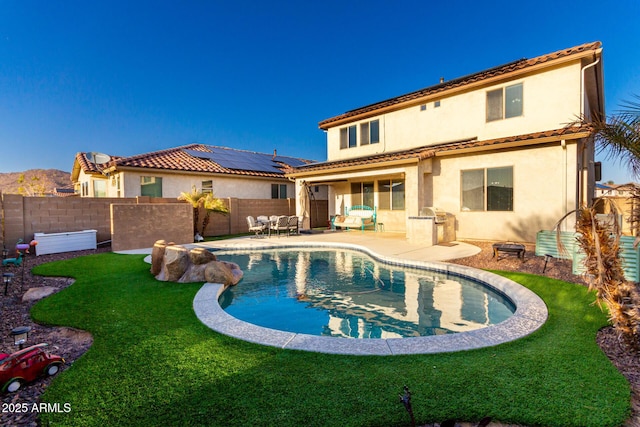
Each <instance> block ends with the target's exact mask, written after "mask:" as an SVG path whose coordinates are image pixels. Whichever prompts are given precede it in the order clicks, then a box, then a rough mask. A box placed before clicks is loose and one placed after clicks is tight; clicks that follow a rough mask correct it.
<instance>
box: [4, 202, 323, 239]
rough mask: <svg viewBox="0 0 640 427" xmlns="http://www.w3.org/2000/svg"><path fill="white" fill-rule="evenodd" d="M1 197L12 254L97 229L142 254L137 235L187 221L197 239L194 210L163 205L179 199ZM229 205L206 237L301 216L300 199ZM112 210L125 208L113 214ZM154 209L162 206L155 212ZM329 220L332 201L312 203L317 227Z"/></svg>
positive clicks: (101, 235)
mask: <svg viewBox="0 0 640 427" xmlns="http://www.w3.org/2000/svg"><path fill="white" fill-rule="evenodd" d="M0 196H1V197H0V219H1V220H2V223H1V225H2V233H1V234H0V246H2V247H6V248H7V249H11V248H13V247H15V244H16V242H17V241H18V239H23V240H24V241H25V242H29V241H31V239H33V235H34V233H62V232H69V231H82V230H97V235H96V238H97V241H98V243H101V242H107V241H112V240H113V238H114V237H115V238H116V240H119V242H112V246H121V245H120V244H121V243H123V244H124V246H127V247H126V248H124V246H122V247H120V248H118V249H115V248H114V250H124V249H137V248H139V247H146V246H135V247H129V246H131V245H137V243H136V242H135V238H134V237H133V236H134V235H135V234H132V233H137V234H138V235H139V236H140V238H142V234H140V232H141V230H144V235H145V236H146V237H145V239H149V238H151V237H149V236H152V237H153V238H155V236H159V237H158V239H165V237H163V236H162V234H163V232H164V231H165V230H168V228H170V227H173V226H176V225H180V226H181V225H182V224H177V223H181V222H183V221H186V222H187V223H188V225H189V227H188V228H189V230H190V232H189V236H190V238H191V237H192V236H191V233H192V231H193V229H192V225H193V223H192V221H193V220H192V219H191V218H192V216H189V218H187V214H185V213H184V212H187V211H189V210H188V209H187V210H185V209H184V208H183V207H178V206H175V207H174V208H170V207H169V208H167V207H161V205H185V204H186V203H185V202H180V201H178V200H177V199H166V198H151V197H136V198H102V197H100V198H93V197H82V198H81V197H24V196H21V195H18V194H0ZM223 200H225V202H226V204H227V206H228V207H229V211H230V213H229V215H221V214H211V221H210V223H209V225H208V227H207V229H206V230H205V235H206V236H223V235H227V234H238V233H245V232H247V231H248V227H247V220H246V217H247V216H248V215H252V216H254V217H257V216H258V215H295V213H296V200H295V199H237V198H225V199H223ZM112 205H118V206H119V207H118V208H117V209H115V210H113V209H112ZM123 205H137V208H131V209H123V208H121V206H123ZM154 205H156V207H155V208H154ZM172 211H173V214H172V213H171V212H172ZM191 211H192V210H191ZM119 212H127V215H126V220H125V221H123V219H124V218H121V219H120V220H119V219H118V218H117V216H118V215H119ZM113 215H115V216H116V217H115V218H112V216H113ZM191 215H192V213H191ZM204 215H205V212H204V210H201V212H200V213H199V217H200V220H202V218H204ZM158 219H160V220H158ZM327 219H328V203H327V201H326V200H318V201H312V205H311V220H312V227H322V226H326V223H327ZM114 221H115V222H114ZM114 226H116V227H117V229H116V230H115V231H117V235H114V228H113V227H114ZM178 228H180V227H178ZM182 233H184V231H182ZM125 237H126V238H125ZM123 239H124V240H123ZM125 240H126V242H125ZM156 240H157V239H156ZM154 241H155V240H154ZM176 243H178V242H176ZM182 243H187V242H182Z"/></svg>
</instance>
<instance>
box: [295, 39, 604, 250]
mask: <svg viewBox="0 0 640 427" xmlns="http://www.w3.org/2000/svg"><path fill="white" fill-rule="evenodd" d="M601 57H602V47H601V43H599V42H595V43H588V44H584V45H581V46H576V47H573V48H570V49H565V50H561V51H558V52H554V53H550V54H547V55H542V56H539V57H536V58H533V59H521V60H517V61H514V62H511V63H509V64H505V65H502V66H498V67H495V68H492V69H489V70H485V71H481V72H478V73H475V74H472V75H468V76H464V77H460V78H457V79H454V80H450V81H443V82H441V83H439V84H436V85H434V86H431V87H427V88H425V89H421V90H418V91H415V92H411V93H408V94H406V95H401V96H398V97H396V98H392V99H387V100H384V101H381V102H378V103H375V104H372V105H367V106H365V107H361V108H356V109H354V110H351V111H349V112H347V113H344V114H341V115H339V116H335V117H332V118H329V119H327V120H324V121H322V122H320V123H319V127H320V129H322V130H324V131H326V134H327V153H328V156H327V157H328V160H327V161H326V162H322V163H314V164H309V165H302V166H299V167H296V168H295V170H294V172H292V173H290V176H292V177H295V178H296V183H297V185H298V186H302V185H316V184H319V183H322V184H327V185H329V212H330V214H334V215H335V214H343V213H344V211H345V209H349V207H350V206H354V205H367V206H370V207H373V208H375V209H376V211H377V221H378V222H382V223H384V229H385V230H386V231H397V232H406V233H407V237H408V238H411V236H410V234H412V232H411V229H412V227H413V226H414V225H415V224H413V221H414V219H416V217H418V216H420V211H421V209H422V208H423V207H436V208H438V209H440V210H443V211H446V212H447V213H448V214H449V215H450V216H453V217H455V221H454V223H455V233H456V236H457V238H458V239H490V240H517V241H533V240H534V239H535V233H536V232H537V231H538V230H540V229H550V228H551V227H553V225H554V224H555V222H556V221H557V220H558V219H560V218H561V217H562V216H563V215H564V214H565V213H567V212H569V211H572V210H573V209H576V208H577V207H579V206H580V205H582V204H590V203H591V200H592V198H593V195H594V184H595V182H594V146H593V140H592V138H591V136H590V131H589V127H588V126H587V125H581V124H576V125H568V124H570V123H576V122H577V121H579V117H584V123H588V122H589V120H590V118H591V117H594V116H595V115H603V114H604V88H603V72H602V70H603V67H602V58H601Z"/></svg>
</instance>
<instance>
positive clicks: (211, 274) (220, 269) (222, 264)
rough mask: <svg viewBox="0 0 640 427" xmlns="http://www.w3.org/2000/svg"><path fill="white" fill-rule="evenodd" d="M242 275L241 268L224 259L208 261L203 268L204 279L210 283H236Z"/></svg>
mask: <svg viewBox="0 0 640 427" xmlns="http://www.w3.org/2000/svg"><path fill="white" fill-rule="evenodd" d="M242 276H243V273H242V270H240V267H238V265H237V264H234V263H232V262H226V261H215V262H210V263H209V264H207V268H206V269H205V270H204V279H205V280H206V281H207V282H210V283H222V284H224V285H236V284H238V282H239V281H240V279H242Z"/></svg>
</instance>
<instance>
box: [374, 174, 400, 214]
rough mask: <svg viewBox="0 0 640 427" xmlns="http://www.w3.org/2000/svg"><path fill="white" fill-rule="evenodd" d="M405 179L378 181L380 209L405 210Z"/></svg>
mask: <svg viewBox="0 0 640 427" xmlns="http://www.w3.org/2000/svg"><path fill="white" fill-rule="evenodd" d="M404 199H405V191H404V179H387V180H380V181H378V208H379V209H390V210H404Z"/></svg>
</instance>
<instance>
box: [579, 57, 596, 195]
mask: <svg viewBox="0 0 640 427" xmlns="http://www.w3.org/2000/svg"><path fill="white" fill-rule="evenodd" d="M599 62H600V58H596V60H595V61H593V62H592V63H591V64H588V65H585V66H584V67H582V70H581V74H580V120H581V121H582V122H583V123H584V121H585V105H584V104H585V100H586V94H585V71H586V70H587V68H591V67H594V66H596V65H597V64H598V63H599ZM596 86H597V81H596ZM597 90H598V88H597V87H596V91H597ZM578 154H581V155H582V156H583V157H582V161H581V162H580V163H581V167H580V170H579V171H578V176H577V179H578V183H577V184H578V189H579V194H578V195H577V196H578V200H579V203H580V204H582V202H583V200H586V199H587V194H586V192H587V178H586V177H585V173H586V174H588V173H589V171H588V169H587V171H586V172H585V164H584V163H585V162H584V151H583V152H582V153H576V155H578ZM587 167H588V166H587Z"/></svg>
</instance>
